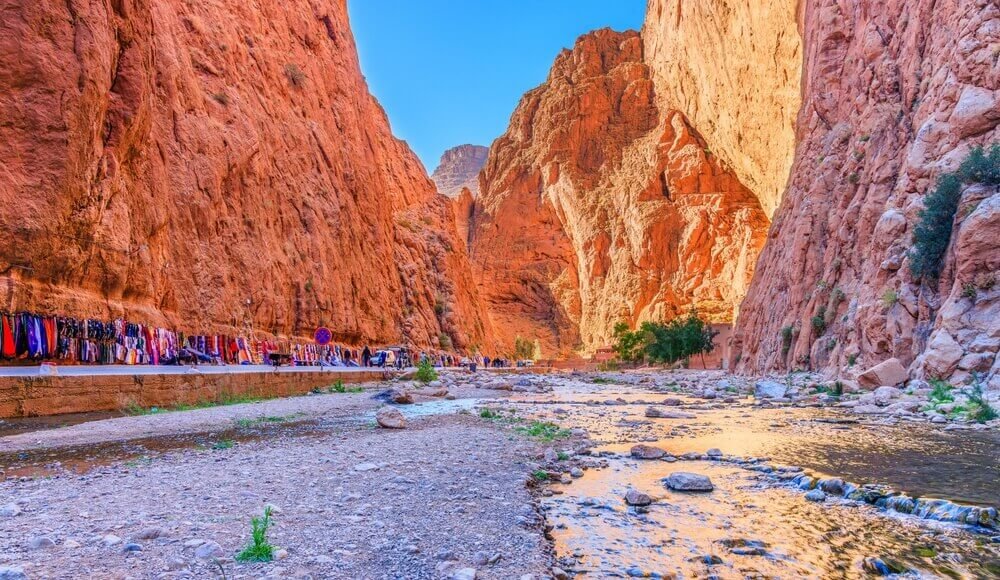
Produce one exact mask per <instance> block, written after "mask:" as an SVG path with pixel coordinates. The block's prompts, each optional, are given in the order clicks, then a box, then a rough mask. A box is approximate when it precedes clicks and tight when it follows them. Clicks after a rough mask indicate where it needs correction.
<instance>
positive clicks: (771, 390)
mask: <svg viewBox="0 0 1000 580" xmlns="http://www.w3.org/2000/svg"><path fill="white" fill-rule="evenodd" d="M787 392H788V385H786V384H784V383H779V382H778V381H772V380H768V379H762V380H759V381H757V382H756V383H754V386H753V396H754V398H757V399H780V398H782V397H784V396H785V394H786V393H787Z"/></svg>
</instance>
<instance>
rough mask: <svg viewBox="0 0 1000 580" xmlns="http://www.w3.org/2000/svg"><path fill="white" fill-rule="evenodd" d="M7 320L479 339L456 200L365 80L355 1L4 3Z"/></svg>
mask: <svg viewBox="0 0 1000 580" xmlns="http://www.w3.org/2000/svg"><path fill="white" fill-rule="evenodd" d="M2 12H3V18H2V20H0V119H3V121H2V122H0V160H2V163H0V203H2V204H3V207H2V210H0V291H2V297H3V302H2V303H0V304H2V306H0V307H2V308H7V309H11V310H35V311H42V312H52V313H60V314H68V315H78V316H95V317H99V318H104V319H109V318H113V317H117V316H126V317H129V318H132V319H135V320H141V321H145V322H147V323H152V324H164V325H170V326H175V327H178V328H180V329H182V330H187V331H197V332H213V331H226V330H229V329H233V328H236V329H239V330H246V329H247V328H252V329H254V330H255V331H264V332H273V333H282V334H288V335H303V334H306V335H308V334H311V331H312V329H313V328H314V327H315V326H317V325H320V324H323V325H327V326H329V327H331V328H332V329H333V331H334V334H335V338H336V339H337V340H341V341H346V342H355V343H356V342H361V341H369V340H370V341H373V342H389V341H392V342H395V341H409V342H412V343H414V344H418V345H421V346H427V345H437V344H443V343H445V342H447V341H448V340H449V339H448V338H442V337H443V336H447V337H449V338H450V340H451V342H452V343H453V344H454V345H455V346H457V347H459V348H462V347H464V346H467V345H470V344H488V343H489V341H490V340H491V339H490V329H489V322H488V320H486V319H484V318H483V317H481V315H480V313H481V312H482V308H480V307H479V301H478V297H477V294H476V287H475V284H474V283H473V280H472V277H471V270H470V269H469V267H468V261H467V256H466V253H465V244H464V243H463V242H462V241H460V240H459V239H458V237H457V235H456V233H455V229H454V215H453V209H452V206H451V202H450V200H448V199H446V198H444V197H443V196H440V195H438V194H437V193H436V191H435V188H434V185H433V183H432V182H431V181H430V180H429V179H428V178H427V176H426V174H425V172H424V169H423V167H422V166H421V164H420V163H419V161H418V160H417V159H416V157H415V156H414V155H413V153H412V152H411V151H410V150H409V148H408V147H407V146H406V145H405V144H404V143H402V142H401V141H399V140H397V139H395V138H394V137H393V136H392V133H391V131H390V128H389V123H388V121H387V119H386V116H385V113H384V112H383V111H382V109H381V107H380V106H379V105H378V103H377V102H376V101H375V100H374V99H373V98H372V97H371V96H370V94H369V92H368V88H367V86H366V85H365V82H364V79H363V77H362V75H361V72H360V69H359V66H358V60H357V54H356V50H355V45H354V40H353V37H352V35H351V31H350V27H349V24H348V16H347V8H346V3H345V0H334V1H331V2H322V3H315V2H308V1H306V0H289V1H285V2H276V1H273V0H265V1H263V2H253V3H247V2H239V1H236V0H220V1H217V2H198V1H194V0H121V1H115V2H106V1H101V0H68V1H65V2H64V1H59V2H57V1H55V0H10V1H7V2H5V3H4V5H3V8H2Z"/></svg>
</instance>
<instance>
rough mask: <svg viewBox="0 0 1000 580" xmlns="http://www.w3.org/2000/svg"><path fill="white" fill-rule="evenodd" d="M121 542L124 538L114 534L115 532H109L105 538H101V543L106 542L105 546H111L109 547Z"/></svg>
mask: <svg viewBox="0 0 1000 580" xmlns="http://www.w3.org/2000/svg"><path fill="white" fill-rule="evenodd" d="M121 542H122V539H121V538H119V537H118V536H116V535H114V534H108V535H106V536H104V537H103V538H101V543H102V544H104V545H105V546H109V547H110V546H114V545H117V544H120V543H121Z"/></svg>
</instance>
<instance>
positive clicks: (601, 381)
mask: <svg viewBox="0 0 1000 580" xmlns="http://www.w3.org/2000/svg"><path fill="white" fill-rule="evenodd" d="M590 382H592V383H594V384H595V385H610V384H611V380H610V379H606V378H604V377H594V378H592V379H590Z"/></svg>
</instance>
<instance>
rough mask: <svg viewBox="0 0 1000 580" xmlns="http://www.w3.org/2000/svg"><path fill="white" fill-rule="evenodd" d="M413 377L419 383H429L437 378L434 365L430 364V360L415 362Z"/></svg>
mask: <svg viewBox="0 0 1000 580" xmlns="http://www.w3.org/2000/svg"><path fill="white" fill-rule="evenodd" d="M415 378H416V379H417V380H418V381H420V382H421V383H429V382H431V381H436V380H437V378H438V373H437V371H436V370H434V365H432V364H431V361H429V360H427V359H424V360H422V361H420V363H419V364H417V372H416V374H415Z"/></svg>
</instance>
